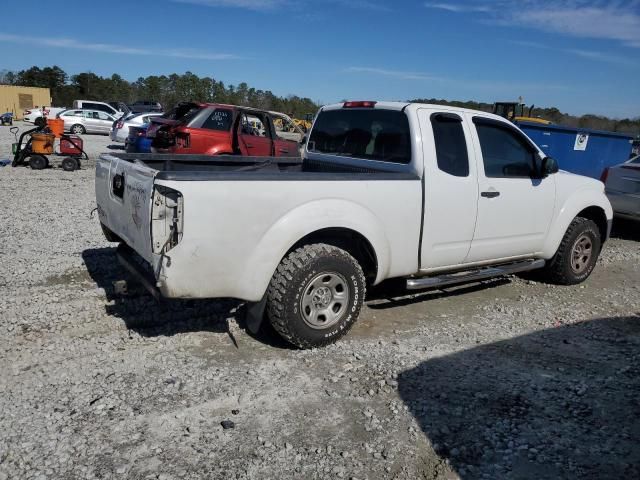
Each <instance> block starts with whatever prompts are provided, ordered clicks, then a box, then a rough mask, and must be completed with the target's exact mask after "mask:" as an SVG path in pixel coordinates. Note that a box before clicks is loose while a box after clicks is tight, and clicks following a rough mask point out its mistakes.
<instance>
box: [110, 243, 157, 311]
mask: <svg viewBox="0 0 640 480" xmlns="http://www.w3.org/2000/svg"><path fill="white" fill-rule="evenodd" d="M116 257H117V258H118V261H119V262H120V264H121V265H122V266H123V267H125V268H126V269H127V270H128V271H129V273H131V274H132V275H133V276H134V277H135V279H136V280H137V281H138V282H140V283H141V284H142V286H144V288H146V289H147V290H148V291H149V293H151V295H153V298H155V299H156V300H157V301H161V300H162V298H163V296H162V293H161V292H160V290H159V289H158V287H157V286H156V279H155V277H154V275H153V272H152V271H151V270H150V269H148V268H145V267H144V266H143V265H141V264H140V257H139V256H138V255H137V254H136V253H135V252H134V251H133V249H132V248H131V247H129V246H128V245H126V244H124V243H121V244H120V245H119V246H118V248H117V250H116Z"/></svg>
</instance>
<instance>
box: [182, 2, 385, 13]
mask: <svg viewBox="0 0 640 480" xmlns="http://www.w3.org/2000/svg"><path fill="white" fill-rule="evenodd" d="M171 1H173V2H177V3H191V4H194V5H202V6H205V7H217V8H220V7H224V8H243V9H246V10H257V11H268V10H275V9H277V8H281V7H285V8H287V9H290V10H292V11H296V12H300V11H301V10H304V11H308V10H309V8H310V7H311V6H319V5H318V4H317V3H315V2H312V1H311V0H171ZM325 2H326V3H332V4H334V5H340V6H342V7H345V8H351V9H356V10H374V11H380V12H386V11H390V10H391V8H390V7H388V6H387V5H386V4H385V2H384V0H325ZM320 6H321V7H322V6H324V5H320Z"/></svg>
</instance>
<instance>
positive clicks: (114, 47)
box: [0, 0, 640, 117]
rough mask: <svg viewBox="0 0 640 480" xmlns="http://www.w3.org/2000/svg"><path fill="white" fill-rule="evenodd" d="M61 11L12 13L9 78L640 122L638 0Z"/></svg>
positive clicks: (12, 4) (165, 3)
mask: <svg viewBox="0 0 640 480" xmlns="http://www.w3.org/2000/svg"><path fill="white" fill-rule="evenodd" d="M54 4H55V5H56V8H54V7H53V6H52V4H51V2H49V1H38V0H31V1H30V2H17V1H13V0H5V1H4V2H3V7H2V11H3V17H4V18H5V22H3V25H4V27H3V29H2V30H1V31H0V69H9V70H17V69H23V68H27V67H30V66H32V65H39V66H46V65H53V64H57V65H59V66H61V67H62V68H63V69H64V70H65V71H67V72H68V73H79V72H82V71H92V72H94V73H97V74H99V75H111V74H112V73H114V72H115V73H119V74H121V75H122V76H123V77H125V78H127V79H130V80H135V79H136V78H138V77H140V76H147V75H152V74H156V75H161V74H169V73H173V72H178V73H183V72H185V71H191V72H193V73H196V74H198V75H206V76H213V77H214V78H216V79H218V80H222V81H224V82H225V84H230V83H231V84H238V83H239V82H242V81H246V82H247V83H249V84H250V85H251V86H254V87H256V88H261V89H265V90H266V89H269V90H272V91H273V92H274V93H276V94H279V95H287V94H297V95H301V96H308V97H311V98H313V99H314V100H316V101H319V102H321V103H332V102H335V101H340V100H342V99H345V98H349V99H377V100H406V99H409V98H416V97H422V98H432V97H436V98H446V99H451V100H454V99H455V100H478V101H486V102H493V101H495V100H511V99H513V100H515V99H517V98H518V97H519V96H523V97H524V100H525V102H527V103H529V104H531V103H535V104H536V105H539V106H557V107H558V108H560V109H561V110H563V111H566V112H569V113H573V114H584V113H596V114H603V115H609V116H612V117H638V116H640V0H626V1H622V0H565V1H560V0H485V1H479V0H461V1H453V0H450V1H447V0H443V1H437V0H434V1H413V0H395V1H393V0H351V1H349V0H325V1H313V0H136V1H133V0H129V1H125V0H110V1H99V0H95V1H94V0H92V1H87V2H71V3H68V2H67V3H65V2H63V3H59V2H58V3H55V2H54ZM65 5H66V6H65ZM42 12H46V16H45V17H44V18H43V13H42ZM22 19H40V20H39V21H38V22H35V21H32V20H29V21H27V22H24V23H23V22H22V21H21V20H22ZM20 25H22V26H20Z"/></svg>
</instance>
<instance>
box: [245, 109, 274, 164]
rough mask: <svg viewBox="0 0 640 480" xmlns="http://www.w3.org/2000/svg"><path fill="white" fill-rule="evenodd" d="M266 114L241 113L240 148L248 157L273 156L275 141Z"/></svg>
mask: <svg viewBox="0 0 640 480" xmlns="http://www.w3.org/2000/svg"><path fill="white" fill-rule="evenodd" d="M267 120H268V119H267V117H266V115H264V114H260V113H253V112H241V114H240V122H239V123H238V127H237V128H238V147H239V148H240V153H241V154H242V155H244V156H247V157H270V156H272V155H273V140H272V139H271V132H270V131H269V123H268V121H267Z"/></svg>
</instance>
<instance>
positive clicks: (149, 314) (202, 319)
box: [82, 248, 240, 337]
mask: <svg viewBox="0 0 640 480" xmlns="http://www.w3.org/2000/svg"><path fill="white" fill-rule="evenodd" d="M82 258H83V260H84V263H85V265H86V267H87V271H88V272H89V275H90V276H91V278H92V279H93V280H94V281H95V282H96V283H97V284H98V286H99V287H100V288H103V289H104V291H105V294H106V296H107V300H109V301H110V302H111V301H112V302H113V304H111V305H105V310H106V312H107V314H109V315H113V316H116V317H118V318H121V319H122V320H123V321H124V322H125V324H126V326H127V328H129V329H131V330H134V331H136V332H138V333H139V334H140V335H143V336H147V337H151V336H169V335H176V334H179V333H187V332H201V331H209V332H217V333H229V331H228V321H227V320H228V319H229V318H235V315H236V314H237V313H238V307H239V305H240V303H239V302H237V301H234V300H227V299H221V300H166V301H164V302H162V303H158V302H157V301H156V300H155V299H154V298H153V297H152V296H151V295H150V294H149V293H148V292H147V291H146V290H145V289H144V288H143V287H142V286H141V285H139V284H138V283H137V282H136V281H135V280H134V279H133V278H132V277H131V276H130V275H129V273H128V272H127V271H126V270H125V268H124V267H122V266H121V265H120V263H119V262H118V259H117V258H116V249H115V248H95V249H88V250H85V251H83V252H82ZM121 280H126V282H127V292H125V293H121V292H117V291H116V288H115V286H114V282H117V281H121Z"/></svg>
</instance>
